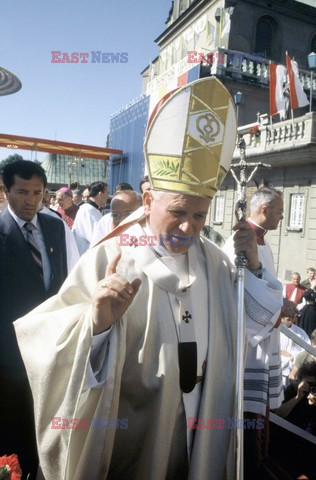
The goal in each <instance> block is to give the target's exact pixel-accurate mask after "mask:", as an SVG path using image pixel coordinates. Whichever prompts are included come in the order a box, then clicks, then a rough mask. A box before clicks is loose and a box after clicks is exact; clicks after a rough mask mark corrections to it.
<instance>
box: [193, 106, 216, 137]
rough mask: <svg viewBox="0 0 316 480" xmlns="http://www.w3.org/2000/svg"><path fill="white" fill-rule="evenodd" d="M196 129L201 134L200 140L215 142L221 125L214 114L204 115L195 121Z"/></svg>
mask: <svg viewBox="0 0 316 480" xmlns="http://www.w3.org/2000/svg"><path fill="white" fill-rule="evenodd" d="M195 125H196V129H197V131H198V132H199V134H200V138H201V139H202V140H204V142H205V143H206V144H207V143H210V142H212V143H213V142H214V140H215V138H216V136H217V135H218V133H219V131H220V123H219V121H218V120H217V118H216V117H215V115H213V114H212V113H204V115H199V116H198V117H197V118H196V120H195Z"/></svg>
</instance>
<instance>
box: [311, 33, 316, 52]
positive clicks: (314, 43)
mask: <svg viewBox="0 0 316 480" xmlns="http://www.w3.org/2000/svg"><path fill="white" fill-rule="evenodd" d="M311 52H314V53H316V35H314V36H313V39H312V44H311Z"/></svg>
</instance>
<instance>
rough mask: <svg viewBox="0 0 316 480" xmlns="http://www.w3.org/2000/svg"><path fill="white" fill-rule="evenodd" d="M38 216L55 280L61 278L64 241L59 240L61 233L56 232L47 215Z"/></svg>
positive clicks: (39, 214)
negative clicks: (62, 245)
mask: <svg viewBox="0 0 316 480" xmlns="http://www.w3.org/2000/svg"><path fill="white" fill-rule="evenodd" d="M37 216H38V220H39V223H40V225H41V230H42V235H43V237H44V242H45V246H46V251H47V255H48V258H49V262H50V267H51V273H52V279H53V278H55V277H56V276H57V277H58V276H59V272H58V270H59V269H60V268H61V261H60V252H61V241H62V240H61V239H60V238H59V231H56V229H55V228H54V227H53V226H52V225H51V223H50V222H49V221H47V219H46V216H45V214H41V213H38V214H37Z"/></svg>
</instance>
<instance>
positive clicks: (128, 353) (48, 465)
mask: <svg viewBox="0 0 316 480" xmlns="http://www.w3.org/2000/svg"><path fill="white" fill-rule="evenodd" d="M235 139H236V114H235V107H234V103H233V101H232V99H231V97H230V95H229V93H228V91H227V90H226V88H225V87H224V86H223V85H222V84H221V83H220V82H219V81H218V80H217V79H216V78H214V77H212V78H207V79H202V80H198V81H196V82H193V83H192V84H189V85H187V86H185V87H183V88H181V89H179V90H177V91H176V92H175V93H174V94H173V95H172V96H169V98H167V99H163V100H162V101H161V102H160V108H157V109H156V110H155V111H154V113H153V115H152V116H151V118H150V121H149V125H148V128H147V133H146V139H145V147H144V149H145V156H146V160H147V163H148V171H149V177H150V181H151V190H150V191H146V192H145V193H144V194H143V207H141V208H140V209H138V210H137V211H135V212H133V213H132V214H131V215H130V216H129V217H127V218H126V219H125V220H124V221H123V222H122V223H121V224H120V225H119V226H118V227H117V229H116V230H114V231H113V232H111V233H110V234H109V235H108V238H107V239H105V240H104V241H101V242H100V243H99V245H97V246H96V247H94V248H92V249H91V250H89V252H87V253H86V254H85V255H84V257H83V258H82V259H81V260H80V261H79V262H78V264H77V266H76V267H75V269H74V271H73V272H72V273H71V274H70V276H69V277H68V278H67V280H66V282H65V283H64V285H63V287H62V289H61V290H60V292H59V294H57V295H56V296H55V297H53V298H52V299H50V300H49V301H47V302H45V303H44V304H42V305H41V306H40V307H38V308H37V309H35V310H34V311H33V312H31V313H30V314H29V315H27V316H25V317H24V318H22V319H20V320H18V321H17V322H15V327H16V332H17V337H18V341H19V345H20V349H21V353H22V357H23V359H24V362H25V365H26V369H27V372H28V376H29V380H30V384H31V388H32V391H33V397H34V408H35V419H36V428H37V443H38V451H39V457H40V467H41V471H40V475H42V476H39V478H45V479H46V480H83V479H89V480H90V479H91V480H94V479H100V480H105V479H111V480H118V479H128V480H136V479H139V480H175V479H181V480H185V479H192V480H193V479H194V480H209V479H212V480H232V479H234V478H235V451H236V445H235V438H236V431H234V429H232V428H231V421H230V420H231V419H232V417H234V416H235V415H236V413H235V412H236V410H235V365H236V333H237V332H236V303H237V299H236V286H235V285H236V284H235V280H236V278H235V268H234V266H233V265H232V264H231V263H230V261H229V259H228V257H226V256H225V254H223V252H221V250H219V249H218V248H217V247H216V246H215V245H214V244H212V243H211V242H210V241H209V240H207V239H205V238H202V237H200V231H201V229H202V227H203V226H204V223H205V220H206V217H207V214H208V209H209V205H210V201H211V198H212V197H213V196H214V193H215V192H216V190H217V189H218V187H219V185H220V183H221V181H222V180H223V178H224V176H225V174H226V173H227V171H228V170H229V165H230V162H231V159H232V155H233V151H234V147H235ZM235 229H236V235H235V248H236V250H237V251H245V252H246V256H247V258H248V269H246V270H245V289H246V295H245V298H246V305H245V306H246V309H245V310H246V326H247V328H246V337H247V342H246V343H248V342H249V343H251V344H253V345H256V344H258V343H259V342H260V341H261V339H262V338H263V337H264V336H265V335H267V333H268V332H269V331H270V329H271V328H272V327H273V325H274V324H275V322H276V319H277V318H278V317H279V313H280V308H281V305H282V289H279V288H278V285H275V282H274V277H271V276H270V274H269V272H268V271H266V272H264V273H263V276H262V278H259V275H258V269H259V267H260V264H259V260H258V254H257V245H256V238H255V234H254V232H253V231H252V229H251V228H250V227H249V225H248V224H247V223H246V222H239V223H238V224H237V225H236V227H235Z"/></svg>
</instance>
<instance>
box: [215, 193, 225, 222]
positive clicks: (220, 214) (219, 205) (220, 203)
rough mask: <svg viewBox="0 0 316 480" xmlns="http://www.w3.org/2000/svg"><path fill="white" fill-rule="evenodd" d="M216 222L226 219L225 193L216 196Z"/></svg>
mask: <svg viewBox="0 0 316 480" xmlns="http://www.w3.org/2000/svg"><path fill="white" fill-rule="evenodd" d="M214 200H215V205H214V223H223V220H224V195H216V197H215V198H214Z"/></svg>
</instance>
